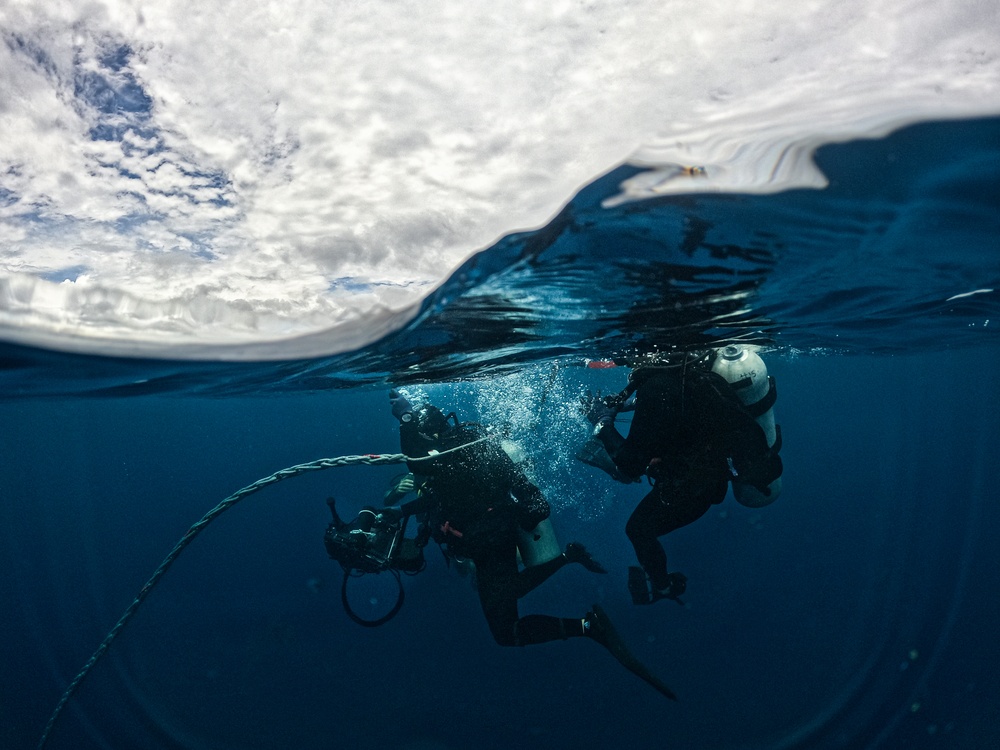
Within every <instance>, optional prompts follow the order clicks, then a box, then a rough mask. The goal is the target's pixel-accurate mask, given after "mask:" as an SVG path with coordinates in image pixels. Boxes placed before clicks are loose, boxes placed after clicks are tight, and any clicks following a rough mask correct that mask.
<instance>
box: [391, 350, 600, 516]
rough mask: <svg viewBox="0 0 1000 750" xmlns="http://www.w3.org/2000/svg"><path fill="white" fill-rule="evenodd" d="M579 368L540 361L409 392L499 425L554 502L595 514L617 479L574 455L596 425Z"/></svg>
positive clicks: (414, 399) (418, 400)
mask: <svg viewBox="0 0 1000 750" xmlns="http://www.w3.org/2000/svg"><path fill="white" fill-rule="evenodd" d="M575 371H576V370H575V368H571V367H567V366H560V365H558V364H542V365H538V366H536V367H532V368H527V369H524V370H520V371H518V372H515V373H511V374H507V375H504V376H501V377H494V378H491V379H489V380H482V381H474V382H462V383H451V384H437V385H427V386H417V387H408V388H406V389H405V391H404V394H405V395H406V396H407V398H408V399H409V400H410V402H411V403H412V404H413V405H414V406H415V407H419V406H420V405H422V404H425V403H433V404H435V405H436V406H437V407H439V408H440V409H441V410H442V411H444V412H445V413H448V412H450V411H452V410H454V411H455V412H456V413H457V414H458V418H459V420H460V421H463V422H464V421H469V422H480V423H482V424H483V425H488V426H490V427H492V428H494V429H495V430H497V432H498V433H499V435H500V436H501V439H502V440H503V445H504V447H505V449H506V450H507V451H508V453H509V454H510V455H511V456H512V457H513V458H514V459H515V461H517V462H518V463H519V465H520V466H521V468H522V469H524V471H525V473H526V474H527V475H528V477H529V478H530V479H531V481H533V482H534V483H535V484H536V485H538V487H539V488H540V489H541V490H542V492H543V493H544V494H545V497H546V499H548V501H549V503H550V504H551V505H552V507H553V508H554V509H556V510H559V511H561V512H573V513H575V514H576V515H577V516H578V517H580V518H581V519H593V518H596V517H599V516H601V515H603V513H604V512H605V510H606V509H607V508H608V507H610V505H611V503H612V501H613V499H614V494H615V490H616V485H615V483H614V482H612V481H611V480H610V478H608V477H605V476H604V475H601V474H600V473H599V472H596V470H594V469H592V468H591V467H589V466H586V465H584V464H583V463H581V462H580V461H578V460H576V458H575V454H576V452H577V450H578V449H579V448H580V446H581V445H582V444H583V443H584V441H586V440H587V438H588V436H589V432H590V429H591V428H590V424H589V423H588V422H587V420H586V419H585V417H584V415H583V412H582V411H581V409H580V396H581V395H582V393H583V388H582V386H581V384H580V382H579V378H577V377H573V373H574V372H575ZM577 374H579V373H578V372H577Z"/></svg>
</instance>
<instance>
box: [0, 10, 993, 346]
mask: <svg viewBox="0 0 1000 750" xmlns="http://www.w3.org/2000/svg"><path fill="white" fill-rule="evenodd" d="M997 28H1000V11H998V9H997V8H996V7H995V6H994V5H993V4H989V3H981V2H976V1H975V0H955V1H953V2H949V3H940V2H936V1H935V2H931V1H930V0H887V2H883V3H880V4H878V5H877V6H873V5H872V4H871V3H869V2H866V1H865V0H814V1H813V2H806V3H803V2H788V1H786V2H774V3H760V2H753V1H751V0H744V1H743V2H736V3H725V4H714V3H704V2H696V0H683V1H681V2H675V3H669V4H665V3H662V2H657V1H656V0H646V1H643V2H633V3H629V4H628V5H626V6H623V5H621V4H614V3H600V2H596V1H592V2H586V1H585V2H562V3H557V4H555V5H553V4H544V3H527V2H505V1H504V0H497V2H493V3H490V4H488V5H487V4H482V5H480V4H468V3H448V4H437V3H435V4H432V3H423V2H416V1H410V2H366V3H337V4H328V5H324V4H318V3H311V2H261V3H237V2H230V3H211V4H205V3H202V2H193V1H192V2H171V3H154V4H142V3H138V2H125V1H124V0H123V1H122V2H92V3H88V4H83V5H81V4H78V3H72V2H46V3H44V4H40V3H32V2H14V1H13V0H8V2H7V3H5V4H4V6H3V7H2V8H0V70H2V71H3V73H2V74H0V243H2V244H0V335H3V336H6V337H7V338H14V339H17V340H23V341H29V342H31V341H38V342H43V341H44V343H47V344H49V345H59V346H75V347H83V348H87V347H88V346H89V347H90V348H93V349H95V350H98V351H111V350H116V351H129V350H133V349H134V348H135V347H136V346H139V344H137V343H136V342H140V343H141V348H142V350H143V351H145V352H149V351H154V352H155V351H160V352H161V353H163V354H165V355H176V354H177V352H178V351H181V350H182V349H179V348H178V347H182V348H183V351H184V352H188V353H191V352H196V348H197V345H198V344H206V345H212V346H214V345H217V344H220V343H227V342H228V343H238V344H241V345H243V344H253V343H255V342H262V341H275V340H277V341H279V342H280V340H281V339H283V338H295V337H301V336H303V335H309V334H318V335H317V336H314V337H311V338H308V339H307V341H308V344H300V343H299V344H288V346H286V347H285V348H284V349H282V345H281V344H280V343H278V344H276V345H274V346H269V347H268V348H267V352H269V353H270V354H269V355H268V356H277V355H278V354H284V355H287V356H292V355H304V354H320V353H324V352H326V351H332V350H335V349H337V348H339V347H341V346H343V345H344V344H342V343H339V342H338V337H339V336H342V335H346V334H345V332H346V331H350V341H351V342H353V343H352V345H356V344H357V342H358V341H363V340H364V339H365V338H366V337H368V336H374V335H375V333H376V332H375V331H374V328H373V329H372V330H369V331H368V332H367V333H366V332H365V328H366V327H367V326H370V325H371V323H369V322H365V323H364V324H363V325H361V326H358V327H356V328H352V327H351V326H352V323H351V321H356V320H359V319H360V318H362V317H365V316H366V315H369V313H368V312H366V311H368V310H370V309H371V308H372V306H377V305H382V306H386V305H388V306H391V307H392V308H393V309H396V310H405V309H406V308H407V306H408V305H411V304H413V303H414V302H416V301H417V300H418V298H419V295H421V294H424V293H426V291H427V290H428V289H429V288H430V285H432V284H434V283H436V282H438V281H440V280H442V279H443V278H444V277H445V276H446V275H447V273H448V271H449V270H450V269H452V268H454V267H455V266H456V265H457V264H458V263H459V262H460V261H461V260H463V259H464V258H465V257H467V256H468V255H469V254H471V253H472V252H475V251H476V250H479V249H481V248H483V247H485V246H488V245H489V244H491V243H492V242H493V241H495V240H496V239H497V238H498V237H499V236H501V235H502V234H504V233H507V232H510V231H516V230H520V229H525V228H530V227H534V226H538V225H540V224H542V223H544V222H545V221H546V220H547V219H548V218H550V217H551V216H552V215H553V214H554V213H555V212H556V211H557V210H558V209H559V208H560V206H561V205H562V204H563V202H564V201H566V200H568V199H569V198H570V197H571V196H572V194H573V193H574V192H575V190H577V189H578V188H579V187H581V186H582V185H583V184H585V183H587V182H588V181H590V180H591V179H593V178H594V177H595V176H597V175H598V174H600V173H602V172H604V171H606V170H607V169H609V168H611V167H613V166H615V165H616V164H618V163H620V162H621V161H622V160H624V159H628V158H632V159H633V160H635V161H638V162H642V163H648V164H665V165H672V164H673V165H676V164H705V165H706V171H707V177H705V178H703V179H678V173H677V167H676V166H666V168H665V171H663V172H662V173H660V174H659V175H652V176H650V175H646V176H643V177H641V178H639V179H638V180H637V181H636V182H634V183H632V184H631V185H629V186H626V189H625V191H624V193H623V195H622V197H621V199H622V200H628V199H633V198H635V197H642V196H644V195H648V194H651V193H653V194H655V193H657V192H663V191H669V190H678V189H684V190H688V189H706V190H719V189H725V188H738V189H744V190H774V189H781V188H782V187H785V186H787V185H788V184H791V183H798V184H818V181H819V179H818V177H817V176H816V175H815V174H812V173H810V171H809V170H808V168H807V167H808V160H807V159H806V160H803V159H794V158H793V159H789V158H788V155H789V154H793V155H795V154H799V155H800V156H801V157H806V156H808V153H809V152H810V150H811V149H812V148H813V147H814V146H815V145H817V144H818V143H821V142H823V141H826V140H831V139H840V138H847V137H856V136H858V135H865V134H872V133H877V132H882V131H884V130H885V129H886V128H887V127H889V126H890V125H895V124H902V123H903V122H906V121H909V120H915V119H921V118H928V117H944V116H964V115H971V114H977V113H986V112H992V113H996V112H997V111H1000V75H998V73H1000V70H998V68H1000V38H998V36H997V34H996V29H997ZM776 165H780V168H777V169H776ZM64 269H73V273H72V274H66V276H67V280H65V281H62V282H60V283H54V282H52V281H48V280H46V278H55V277H57V276H58V275H59V274H60V273H62V271H63V270H64ZM344 279H350V280H351V281H350V283H346V282H344V281H343V280H344ZM376 317H378V319H379V320H380V321H392V320H398V317H394V316H393V315H392V314H389V313H388V312H386V313H385V314H383V313H378V314H377V316H376ZM324 332H326V333H324ZM88 342H89V343H88ZM115 342H121V345H120V346H118V345H116V344H115ZM263 351H264V349H259V350H256V351H255V350H254V349H253V348H252V347H250V348H247V347H243V348H241V349H240V354H239V355H231V356H255V354H261V352H263ZM213 353H214V354H216V355H218V351H217V350H216V351H215V352H213V351H211V350H206V351H204V352H202V354H204V355H205V356H212V355H213ZM225 356H230V355H225ZM262 356H263V355H262Z"/></svg>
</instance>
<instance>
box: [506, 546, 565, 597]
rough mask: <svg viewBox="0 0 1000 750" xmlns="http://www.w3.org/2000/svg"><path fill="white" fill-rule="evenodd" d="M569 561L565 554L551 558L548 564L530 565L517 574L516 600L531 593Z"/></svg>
mask: <svg viewBox="0 0 1000 750" xmlns="http://www.w3.org/2000/svg"><path fill="white" fill-rule="evenodd" d="M568 562H569V560H568V559H567V558H566V555H565V554H562V555H558V556H556V557H553V558H552V559H551V560H549V561H548V562H543V563H541V564H540V565H532V566H530V567H527V568H525V569H524V570H522V571H521V572H520V573H518V574H517V582H516V598H518V599H520V598H521V597H523V596H525V595H526V594H527V593H528V592H529V591H533V590H534V589H536V588H538V586H540V585H541V584H543V583H545V581H547V580H548V579H549V577H550V576H551V575H552V574H553V573H555V572H556V571H557V570H559V569H560V568H562V567H563V566H564V565H565V564H566V563H568Z"/></svg>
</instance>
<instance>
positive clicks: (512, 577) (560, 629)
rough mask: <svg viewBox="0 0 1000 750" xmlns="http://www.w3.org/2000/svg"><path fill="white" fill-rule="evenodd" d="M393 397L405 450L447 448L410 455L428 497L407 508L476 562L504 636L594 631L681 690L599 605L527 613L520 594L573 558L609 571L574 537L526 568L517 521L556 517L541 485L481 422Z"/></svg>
mask: <svg viewBox="0 0 1000 750" xmlns="http://www.w3.org/2000/svg"><path fill="white" fill-rule="evenodd" d="M389 399H390V403H391V406H392V413H393V416H395V417H396V418H397V419H398V420H399V436H400V446H401V448H402V452H403V453H404V454H405V455H407V456H409V457H411V458H414V459H421V458H424V457H426V456H429V455H434V452H437V453H440V454H441V455H440V457H437V458H433V459H431V460H419V461H412V460H411V461H409V462H408V468H409V469H410V471H411V472H413V473H414V474H415V475H416V476H417V477H418V479H419V480H420V481H419V484H420V485H421V486H422V487H423V488H424V490H423V496H422V497H421V498H419V499H417V500H414V501H412V502H410V503H406V504H404V505H403V506H402V508H401V510H402V512H403V513H404V514H405V515H417V516H420V515H421V514H422V515H424V517H425V518H429V519H430V523H431V526H432V529H433V531H434V534H435V538H436V539H437V540H438V541H439V542H440V543H442V544H444V545H446V546H447V548H448V550H449V551H450V552H451V553H453V554H456V555H458V556H461V557H465V558H469V559H471V560H472V561H473V562H474V563H475V566H476V576H477V588H478V592H479V599H480V603H481V604H482V608H483V614H484V615H485V616H486V621H487V623H488V625H489V628H490V632H491V633H492V634H493V638H494V639H495V640H496V642H497V643H498V644H500V645H501V646H527V645H531V644H536V643H546V642H548V641H553V640H558V639H566V638H574V637H583V636H587V637H590V638H592V639H593V640H596V641H597V642H598V643H600V644H601V645H603V646H605V648H607V649H608V650H609V651H611V652H612V654H613V655H615V657H616V658H618V659H619V661H621V662H622V664H624V665H625V666H626V667H627V668H629V669H630V670H631V671H633V672H634V673H635V674H637V675H638V676H639V677H641V678H642V679H644V680H646V681H647V682H649V683H650V684H651V685H653V687H655V688H656V689H657V690H659V691H660V692H661V693H662V694H663V695H665V696H667V697H670V698H674V695H673V693H672V692H671V691H670V689H669V688H667V687H666V686H665V685H663V683H661V682H660V681H659V680H658V679H657V678H656V677H654V676H653V675H652V674H651V673H649V671H648V670H646V669H645V667H643V666H642V665H641V664H639V663H638V662H637V661H636V660H635V659H634V657H632V655H631V654H630V653H629V652H628V650H627V649H626V648H625V646H624V643H623V641H622V640H621V638H620V637H619V636H618V635H617V633H616V632H615V630H614V628H613V627H612V625H611V623H610V621H609V620H608V619H607V616H606V615H605V614H604V612H603V610H602V609H601V608H600V607H599V606H598V605H596V604H595V605H594V607H593V609H592V611H590V612H588V613H587V614H586V615H584V616H583V617H582V618H561V617H553V616H550V615H525V616H523V617H521V616H520V615H519V613H518V608H517V600H518V599H519V598H521V597H522V596H524V595H525V594H526V593H528V592H529V591H531V590H532V589H534V588H535V587H536V586H538V585H539V584H540V583H542V582H543V581H545V580H546V579H547V578H548V577H549V576H551V575H552V574H553V573H555V572H556V571H557V570H559V569H560V568H562V567H563V566H564V565H566V564H567V563H569V562H578V563H580V564H582V565H583V566H584V567H586V568H587V569H588V570H590V571H592V572H596V573H604V572H606V571H604V569H603V568H601V567H600V565H598V564H597V562H596V561H594V560H593V558H592V557H591V556H590V554H589V553H588V552H587V550H586V549H585V548H584V547H583V545H581V544H575V543H571V544H569V545H567V547H566V551H565V552H564V553H563V554H561V555H559V556H557V557H556V558H554V559H553V560H550V561H548V562H545V563H542V564H540V565H535V566H531V567H527V568H525V569H524V570H518V563H517V532H518V528H521V529H524V530H525V531H529V530H531V529H533V528H535V527H536V526H537V525H538V523H539V522H540V521H542V520H544V519H546V518H548V516H549V504H548V503H547V502H546V500H545V498H544V497H543V496H542V493H541V490H539V489H538V487H536V486H535V485H534V484H532V483H531V481H530V480H529V479H528V478H527V476H525V474H524V472H523V471H522V470H521V469H520V468H518V467H517V466H516V465H515V464H514V462H513V461H512V460H511V459H510V457H509V456H508V455H507V454H506V453H505V452H504V450H503V448H502V447H501V446H500V445H499V442H498V441H497V440H495V439H492V438H489V437H487V436H486V433H485V431H484V430H483V429H482V428H481V427H479V426H478V425H469V424H459V423H458V421H457V419H456V418H455V416H454V414H451V415H448V416H447V417H446V416H445V415H444V414H442V412H441V411H440V410H439V409H437V408H436V407H434V406H431V405H426V406H423V407H421V408H420V409H418V410H414V409H413V407H412V406H411V405H410V403H409V402H408V401H407V400H406V398H404V397H403V396H402V395H400V394H399V393H398V392H397V391H392V392H391V393H390V395H389ZM484 438H485V439H484ZM462 446H468V447H462ZM456 448H458V450H454V449H456ZM448 451H451V452H448Z"/></svg>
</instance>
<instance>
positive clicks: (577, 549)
mask: <svg viewBox="0 0 1000 750" xmlns="http://www.w3.org/2000/svg"><path fill="white" fill-rule="evenodd" d="M563 557H565V558H566V560H567V562H571V563H580V565H582V566H583V567H585V568H586V569H587V570H589V571H590V572H591V573H607V572H608V571H606V570H605V569H604V567H603V566H602V565H601V564H600V563H599V562H597V560H595V559H594V556H593V555H591V554H590V553H589V552H587V548H586V547H584V546H583V545H582V544H580V543H579V542H570V543H569V544H567V545H566V551H565V552H563Z"/></svg>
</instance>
